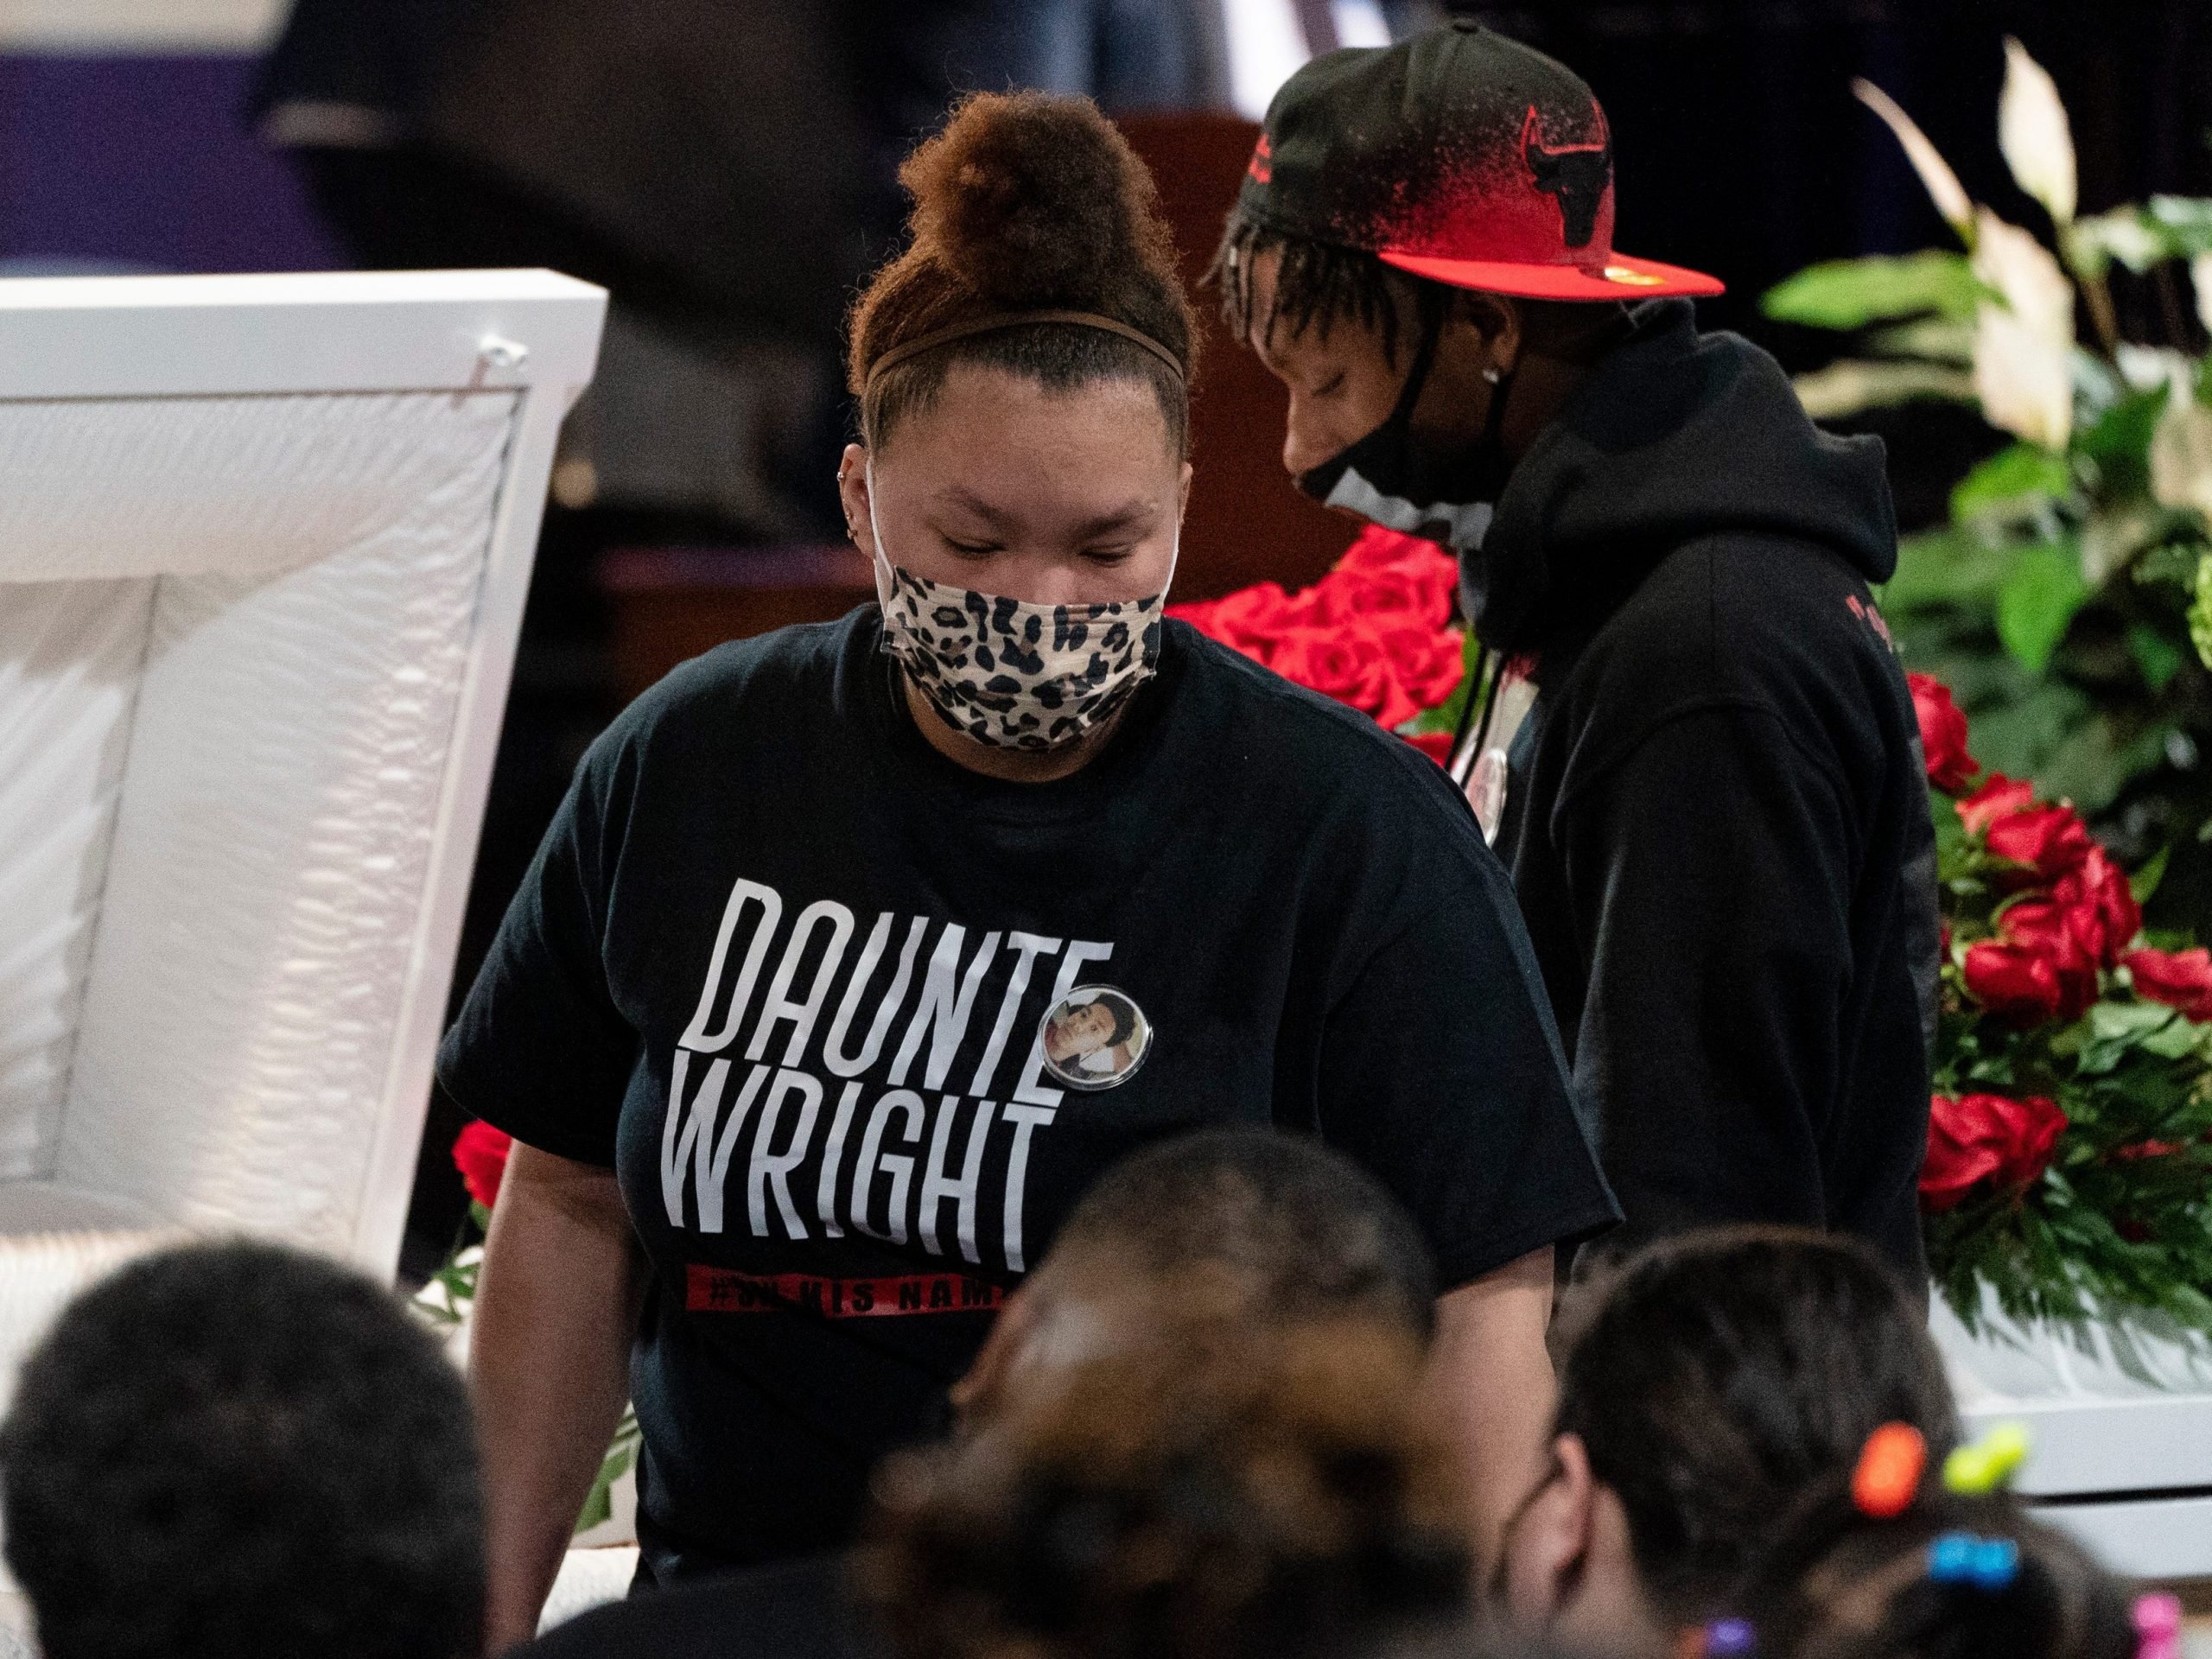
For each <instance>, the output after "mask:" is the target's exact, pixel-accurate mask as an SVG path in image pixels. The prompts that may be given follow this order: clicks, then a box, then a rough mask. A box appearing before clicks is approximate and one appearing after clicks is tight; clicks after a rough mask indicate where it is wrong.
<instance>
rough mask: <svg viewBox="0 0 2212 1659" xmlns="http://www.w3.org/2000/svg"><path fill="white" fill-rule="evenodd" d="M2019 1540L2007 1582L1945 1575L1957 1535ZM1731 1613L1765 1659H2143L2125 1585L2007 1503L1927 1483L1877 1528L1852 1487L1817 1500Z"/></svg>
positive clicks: (1754, 1571) (1782, 1537) (1751, 1577)
mask: <svg viewBox="0 0 2212 1659" xmlns="http://www.w3.org/2000/svg"><path fill="white" fill-rule="evenodd" d="M1953 1533H1963V1534H1967V1535H1972V1536H1973V1537H1975V1538H1978V1539H2002V1540H2006V1541H2010V1542H2011V1543H2012V1545H2013V1546H2015V1547H2016V1548H2017V1549H2018V1565H2017V1567H2015V1568H2014V1569H2013V1571H2012V1575H2011V1577H2010V1578H2009V1580H2006V1581H2005V1582H2004V1583H2002V1584H2000V1585H1995V1586H1986V1585H1981V1584H1976V1583H1974V1582H1971V1581H1948V1580H1942V1579H1940V1578H1938V1577H1937V1576H1936V1575H1934V1574H1932V1573H1930V1572H1929V1553H1930V1549H1931V1548H1932V1547H1933V1546H1934V1545H1935V1544H1936V1541H1937V1540H1938V1539H1940V1538H1942V1537H1943V1536H1944V1535H1946V1534H1953ZM1727 1607H1728V1611H1729V1612H1730V1614H1731V1615H1732V1616H1733V1617H1735V1618H1740V1619H1742V1620H1743V1621H1745V1623H1746V1624H1749V1625H1750V1626H1751V1640H1752V1642H1753V1643H1755V1651H1756V1652H1757V1653H1758V1655H1759V1656H1760V1659H2133V1655H2134V1653H2135V1644H2136V1631H2135V1629H2134V1621H2133V1618H2132V1610H2131V1607H2130V1605H2129V1599H2128V1596H2127V1594H2126V1591H2125V1590H2124V1588H2123V1587H2122V1586H2121V1585H2120V1581H2119V1580H2116V1579H2115V1578H2113V1576H2112V1574H2110V1573H2107V1572H2106V1571H2105V1570H2104V1569H2103V1568H2101V1567H2098V1566H2097V1565H2096V1563H2095V1562H2094V1561H2093V1560H2090V1559H2089V1557H2088V1555H2087V1554H2085V1553H2084V1552H2083V1551H2082V1548H2081V1547H2080V1546H2079V1545H2077V1544H2075V1542H2074V1541H2072V1540H2071V1539H2069V1538H2068V1537H2066V1536H2065V1535H2063V1534H2062V1533H2059V1532H2057V1531H2056V1530H2054V1529H2051V1528H2050V1527H2047V1526H2044V1525H2043V1524H2041V1523H2040V1522H2037V1521H2035V1520H2033V1519H2031V1518H2030V1516H2028V1515H2027V1514H2026V1512H2025V1511H2024V1509H2023V1507H2022V1505H2021V1504H2020V1503H2019V1502H2018V1500H2017V1499H2014V1498H2012V1497H2009V1496H2007V1495H2005V1494H2004V1493H2001V1492H2000V1493H1994V1494H1991V1495H1988V1496H1979V1497H1967V1496H1963V1495H1961V1494H1958V1493H1954V1492H1950V1491H1945V1490H1944V1488H1943V1486H1942V1483H1941V1481H1940V1480H1939V1479H1936V1478H1929V1479H1928V1480H1926V1481H1924V1482H1923V1484H1922V1486H1921V1489H1920V1491H1919V1493H1918V1494H1917V1496H1916V1497H1915V1498H1914V1500H1913V1502H1912V1503H1911V1505H1910V1507H1909V1508H1908V1509H1906V1510H1904V1513H1903V1514H1901V1515H1898V1516H1894V1517H1891V1518H1886V1519H1884V1518H1877V1517H1875V1516H1868V1515H1866V1514H1863V1513H1861V1512H1860V1510H1859V1509H1858V1508H1857V1506H1856V1505H1855V1504H1854V1503H1853V1501H1852V1498H1851V1494H1850V1491H1849V1486H1848V1483H1847V1481H1840V1480H1839V1481H1830V1482H1827V1483H1824V1484H1822V1485H1821V1487H1820V1488H1819V1489H1817V1490H1816V1491H1814V1492H1812V1493H1810V1494H1808V1496H1807V1497H1805V1498H1804V1499H1803V1500H1802V1501H1801V1503H1800V1505H1799V1507H1798V1509H1797V1510H1796V1512H1795V1514H1794V1515H1792V1516H1789V1518H1788V1519H1787V1520H1786V1521H1785V1522H1784V1524H1783V1527H1782V1529H1781V1531H1780V1533H1779V1534H1778V1535H1777V1538H1776V1540H1775V1541H1774V1543H1773V1545H1772V1547H1771V1548H1770V1549H1769V1550H1768V1551H1767V1552H1766V1553H1765V1554H1763V1555H1762V1556H1761V1557H1760V1558H1759V1559H1758V1560H1757V1561H1756V1562H1755V1563H1754V1564H1753V1566H1752V1567H1751V1570H1750V1571H1749V1572H1748V1573H1746V1574H1745V1577H1744V1580H1743V1581H1742V1582H1741V1583H1740V1584H1739V1585H1738V1586H1737V1588H1736V1590H1735V1591H1734V1592H1733V1593H1732V1595H1731V1596H1730V1597H1729V1599H1728V1602H1727Z"/></svg>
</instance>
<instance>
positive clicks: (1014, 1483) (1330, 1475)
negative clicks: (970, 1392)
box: [861, 1319, 1471, 1659]
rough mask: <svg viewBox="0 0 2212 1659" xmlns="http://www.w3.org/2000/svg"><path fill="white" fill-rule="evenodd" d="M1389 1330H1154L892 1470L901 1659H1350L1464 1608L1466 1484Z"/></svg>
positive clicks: (881, 1523)
mask: <svg viewBox="0 0 2212 1659" xmlns="http://www.w3.org/2000/svg"><path fill="white" fill-rule="evenodd" d="M1422 1374H1423V1371H1422V1358H1421V1345H1420V1344H1418V1343H1417V1342H1415V1341H1414V1340H1413V1338H1411V1337H1410V1336H1409V1335H1408V1333H1407V1332H1405V1331H1403V1330H1402V1329H1399V1328H1397V1327H1396V1326H1395V1325H1385V1324H1379V1323H1375V1322H1371V1321H1360V1320H1353V1321H1350V1322H1346V1321H1335V1322H1332V1323H1328V1324H1322V1325H1301V1326H1295V1327H1288V1328H1286V1327H1282V1326H1273V1327H1270V1326H1267V1325H1256V1324H1250V1323H1246V1322H1242V1321H1236V1320H1218V1319H1213V1320H1205V1321H1200V1322H1198V1323H1196V1324H1188V1325H1166V1326H1160V1327H1156V1328H1155V1330H1154V1332H1152V1333H1151V1335H1150V1337H1149V1338H1147V1340H1146V1341H1144V1342H1141V1343H1136V1344H1122V1345H1120V1346H1118V1347H1115V1348H1109V1349H1106V1350H1103V1351H1100V1352H1099V1353H1098V1354H1097V1355H1096V1356H1095V1357H1091V1358H1090V1359H1087V1360H1083V1361H1078V1362H1075V1363H1071V1364H1070V1365H1069V1366H1067V1367H1066V1368H1065V1369H1063V1370H1058V1371H1057V1372H1055V1373H1054V1374H1052V1376H1050V1377H1049V1378H1039V1379H1038V1380H1037V1382H1036V1383H1035V1385H1034V1386H1033V1387H1030V1388H1027V1389H1024V1390H1022V1391H1021V1394H1020V1397H1019V1398H1018V1399H1014V1400H1011V1401H1009V1402H1007V1408H1006V1409H1005V1410H1004V1411H1003V1412H1001V1413H1000V1414H995V1416H994V1417H993V1418H992V1419H991V1421H989V1422H988V1423H987V1424H985V1425H984V1426H982V1427H981V1428H980V1429H979V1430H977V1431H976V1433H973V1434H970V1435H969V1436H967V1437H966V1438H964V1439H961V1440H956V1441H953V1442H951V1443H950V1444H947V1445H945V1446H940V1447H938V1448H936V1449H934V1450H931V1451H925V1452H910V1453H906V1454H904V1455H903V1456H901V1457H899V1458H897V1459H893V1461H892V1462H891V1463H889V1464H887V1465H885V1466H884V1468H883V1470H882V1471H880V1473H879V1476H878V1478H877V1479H876V1481H875V1483H874V1500H875V1510H874V1518H873V1522H872V1526H871V1532H870V1537H869V1542H868V1545H867V1546H866V1547H865V1548H864V1549H863V1552H862V1554H861V1585H862V1588H863V1592H864V1593H865V1594H866V1595H867V1596H868V1599H870V1600H871V1602H872V1603H873V1604H874V1605H875V1606H876V1608H877V1609H878V1611H880V1615H881V1617H882V1618H883V1621H884V1626H885V1628H886V1630H887V1631H888V1632H889V1633H890V1635H891V1637H892V1638H893V1647H894V1649H895V1650H896V1651H897V1652H898V1653H899V1655H900V1656H901V1659H1335V1656H1338V1655H1342V1654H1345V1653H1347V1652H1351V1651H1356V1650H1357V1649H1360V1648H1362V1647H1363V1646H1365V1645H1366V1644H1367V1643H1370V1642H1371V1641H1374V1640H1376V1639H1378V1638H1380V1637H1383V1635H1385V1634H1386V1633H1387V1632H1389V1631H1390V1630H1394V1629H1396V1628H1400V1627H1403V1626H1413V1625H1420V1624H1428V1623H1430V1622H1433V1621H1437V1620H1448V1619H1453V1618H1461V1617H1464V1616H1465V1614H1466V1613H1467V1611H1468V1610H1469V1606H1470V1594H1471V1567H1470V1554H1469V1543H1468V1540H1467V1538H1466V1536H1465V1531H1464V1522H1463V1518H1462V1517H1463V1515H1464V1507H1463V1506H1464V1496H1463V1494H1462V1492H1461V1491H1460V1489H1459V1482H1458V1478H1457V1472H1456V1470H1457V1465H1456V1464H1455V1460H1454V1459H1452V1456H1451V1455H1450V1453H1449V1451H1448V1446H1449V1445H1450V1440H1449V1437H1448V1435H1447V1433H1446V1432H1445V1429H1444V1427H1443V1425H1442V1424H1441V1422H1440V1421H1439V1420H1438V1419H1437V1418H1436V1416H1435V1414H1434V1411H1433V1403H1432V1402H1431V1401H1430V1400H1429V1398H1428V1397H1427V1395H1425V1394H1424V1392H1423V1390H1422V1389H1421V1386H1420V1383H1421V1376H1422Z"/></svg>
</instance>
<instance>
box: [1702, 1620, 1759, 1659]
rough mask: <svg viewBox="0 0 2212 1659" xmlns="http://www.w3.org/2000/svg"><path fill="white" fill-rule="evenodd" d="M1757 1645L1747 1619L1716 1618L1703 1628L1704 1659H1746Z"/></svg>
mask: <svg viewBox="0 0 2212 1659" xmlns="http://www.w3.org/2000/svg"><path fill="white" fill-rule="evenodd" d="M1758 1645H1759V1643H1758V1633H1757V1632H1756V1631H1754V1630H1752V1629H1751V1621H1750V1620H1749V1619H1746V1618H1716V1619H1714V1620H1713V1623H1712V1624H1708V1625H1707V1626H1706V1627H1705V1659H1746V1656H1748V1655H1750V1654H1753V1653H1756V1652H1757V1651H1758Z"/></svg>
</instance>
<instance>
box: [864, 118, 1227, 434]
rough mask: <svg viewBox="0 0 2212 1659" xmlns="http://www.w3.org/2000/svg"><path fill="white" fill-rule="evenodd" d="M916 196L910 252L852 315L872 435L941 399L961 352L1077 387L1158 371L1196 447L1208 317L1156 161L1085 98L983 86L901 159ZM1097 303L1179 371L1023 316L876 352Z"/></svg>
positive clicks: (1113, 337) (1087, 331)
mask: <svg viewBox="0 0 2212 1659" xmlns="http://www.w3.org/2000/svg"><path fill="white" fill-rule="evenodd" d="M899 183H901V184H902V185H904V186H905V187H906V190H907V192H908V193H909V194H911V195H912V197H913V199H914V209H913V213H912V216H911V218H910V219H908V221H907V226H908V231H909V235H910V239H909V241H908V244H907V247H906V251H905V252H904V253H902V254H900V255H899V257H897V258H896V259H893V261H891V262H890V263H889V264H887V265H885V266H884V267H883V268H882V269H881V270H878V271H877V272H876V273H875V276H874V279H873V280H872V281H870V282H869V283H868V288H867V289H866V290H865V291H864V292H863V293H862V294H861V297H860V300H859V302H858V303H857V304H855V306H854V308H853V313H852V316H851V319H850V321H849V325H848V329H847V333H848V338H849V345H848V348H847V352H846V359H845V378H846V385H847V386H848V387H849V390H850V391H852V393H853V395H854V397H856V398H858V399H859V400H860V423H861V442H864V443H866V444H868V446H869V447H870V448H874V447H877V446H880V445H881V444H882V443H884V442H887V440H888V439H889V437H890V435H891V433H892V430H893V428H894V427H895V426H896V425H897V423H899V421H900V420H901V419H903V418H905V417H906V416H909V415H912V414H915V413H918V412H919V411H920V410H924V409H926V408H928V407H929V406H930V405H931V403H933V402H934V401H935V399H936V397H937V395H938V392H939V391H941V390H942V389H943V387H944V378H945V375H946V372H948V371H949V370H950V368H951V366H952V365H954V364H956V363H980V364H984V365H989V366H991V367H995V368H1000V369H1004V370H1007V371H1008V372H1012V373H1014V374H1019V375H1023V376H1026V377H1027V378H1032V379H1034V380H1039V381H1041V382H1042V383H1043V384H1044V385H1046V386H1047V387H1049V388H1051V389H1052V390H1054V391H1065V390H1068V389H1071V388H1073V387H1076V386H1081V385H1090V384H1092V383H1093V382H1096V381H1099V380H1106V379H1126V380H1135V381H1139V382H1141V383H1143V384H1147V385H1150V386H1151V387H1152V389H1153V391H1154V394H1155V395H1156V397H1158V399H1159V402H1160V414H1161V416H1163V417H1164V418H1165V419H1166V423H1167V429H1168V436H1169V440H1170V442H1172V443H1173V445H1174V446H1175V448H1176V450H1177V452H1178V453H1186V452H1187V450H1188V448H1189V433H1190V385H1191V382H1192V379H1193V378H1194V377H1195V374H1196V372H1197V368H1198V326H1197V319H1196V318H1195V317H1194V316H1193V315H1192V311H1191V302H1190V299H1189V297H1188V296H1186V295H1185V293H1184V291H1183V283H1182V278H1181V277H1180V276H1179V274H1178V272H1177V270H1176V265H1175V247H1174V242H1173V238H1171V237H1170V236H1169V234H1168V230H1167V226H1166V221H1165V220H1164V219H1161V218H1160V202H1159V192H1158V191H1157V189H1156V188H1154V184H1153V180H1152V175H1151V174H1150V173H1148V172H1147V171H1146V170H1145V165H1144V163H1143V162H1141V161H1140V160H1139V159H1138V158H1137V155H1136V152H1135V150H1133V149H1130V148H1129V144H1128V140H1127V139H1126V138H1124V137H1122V135H1121V133H1120V132H1119V131H1118V130H1116V128H1115V126H1114V124H1112V123H1111V122H1109V121H1108V120H1107V119H1106V118H1105V117H1104V116H1103V115H1101V114H1100V113H1099V112H1098V108H1097V106H1096V105H1094V104H1093V103H1091V101H1090V99H1087V98H1058V97H1052V96H1050V95H1048V94H1046V93H1043V92H1009V93H999V92H977V93H974V94H971V95H970V96H969V97H968V98H966V99H963V100H962V101H961V102H960V103H959V104H958V105H957V106H955V108H954V110H953V111H952V117H951V119H950V121H949V122H947V123H946V124H945V127H944V130H942V131H941V132H939V133H938V135H937V136H936V137H933V138H931V139H929V140H927V141H926V142H925V143H923V144H921V145H920V147H919V148H918V149H916V150H915V151H914V153H913V154H912V155H911V156H908V157H907V158H906V163H905V165H903V166H902V167H900V168H899ZM1021 311H1088V312H1093V313H1096V314H1097V315H1101V316H1103V317H1108V318H1110V319H1112V320H1113V321H1116V322H1119V323H1122V324H1124V325H1126V326H1128V327H1131V328H1134V329H1135V330H1136V331H1137V332H1138V333H1140V334H1145V335H1147V336H1149V337H1150V338H1151V339H1153V340H1156V341H1158V342H1159V344H1160V346H1163V347H1164V348H1165V349H1166V351H1167V353H1168V354H1169V355H1170V356H1172V357H1173V358H1174V359H1175V360H1176V362H1177V363H1178V364H1179V365H1180V366H1181V369H1182V372H1181V374H1180V375H1178V374H1177V373H1175V372H1174V371H1173V370H1171V369H1170V368H1169V367H1168V366H1167V365H1166V364H1165V363H1163V362H1162V361H1160V359H1158V358H1157V357H1155V356H1154V355H1153V354H1152V353H1150V352H1147V350H1145V348H1144V347H1143V346H1141V345H1139V344H1137V343H1136V342H1135V341H1134V340H1127V339H1124V338H1122V336H1120V335H1118V334H1112V333H1109V332H1108V331H1106V330H1104V329H1102V328H1097V327H1087V326H1085V325H1083V324H1080V323H1068V322H1037V323H1024V324H1020V325H1018V326H1013V327H1005V328H997V329H994V330H992V331H990V332H988V333H986V334H966V335H963V336H961V337H960V338H958V339H956V340H947V341H945V342H944V343H943V344H942V345H939V346H933V347H931V348H930V349H927V350H925V351H923V352H921V353H919V354H918V355H916V356H913V357H910V358H907V359H905V360H903V361H901V362H899V363H898V364H896V365H893V366H892V367H890V368H888V369H887V370H886V371H884V372H882V373H881V374H879V375H876V376H875V377H874V379H873V380H871V379H870V378H869V372H870V370H871V369H873V368H874V365H875V363H876V361H877V359H880V358H882V357H884V356H885V355H887V353H891V352H893V351H894V350H896V349H897V348H899V346H904V345H906V344H907V343H908V342H910V341H912V340H919V339H921V338H922V337H923V336H924V335H925V334H935V333H937V332H938V330H940V329H944V328H950V327H958V326H960V325H961V324H963V323H967V322H973V321H980V320H981V319H982V318H985V317H988V316H994V315H1001V314H1004V313H1008V312H1021Z"/></svg>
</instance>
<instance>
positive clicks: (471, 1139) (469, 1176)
mask: <svg viewBox="0 0 2212 1659" xmlns="http://www.w3.org/2000/svg"><path fill="white" fill-rule="evenodd" d="M514 1144H515V1138H514V1136H512V1135H509V1134H508V1133H507V1132H506V1131H505V1129H495V1128H493V1127H492V1126H491V1125H490V1124H489V1123H486V1122H482V1121H478V1122H474V1123H471V1124H469V1125H468V1126H467V1128H464V1129H462V1130H461V1134H460V1135H459V1136H458V1137H457V1138H456V1139H455V1140H454V1143H453V1165H454V1168H455V1169H457V1170H459V1171H460V1172H461V1185H463V1186H465V1187H467V1189H468V1196H469V1197H470V1198H474V1199H475V1200H476V1202H477V1203H479V1204H480V1205H483V1206H484V1207H485V1208H486V1210H489V1209H490V1208H491V1207H492V1206H493V1205H495V1204H497V1203H499V1183H500V1181H501V1180H502V1179H505V1175H506V1173H507V1154H508V1153H509V1152H510V1151H512V1149H513V1147H514Z"/></svg>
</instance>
